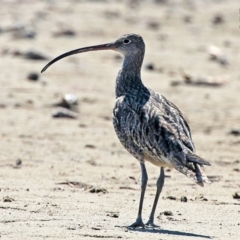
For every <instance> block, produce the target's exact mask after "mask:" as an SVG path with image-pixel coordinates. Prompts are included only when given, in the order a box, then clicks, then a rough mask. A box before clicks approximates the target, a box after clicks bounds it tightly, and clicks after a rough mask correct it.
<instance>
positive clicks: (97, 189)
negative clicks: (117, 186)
mask: <svg viewBox="0 0 240 240" xmlns="http://www.w3.org/2000/svg"><path fill="white" fill-rule="evenodd" d="M89 192H90V193H104V194H105V193H107V192H108V191H107V189H105V188H98V187H93V188H91V189H90V190H89Z"/></svg>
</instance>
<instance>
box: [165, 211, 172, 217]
mask: <svg viewBox="0 0 240 240" xmlns="http://www.w3.org/2000/svg"><path fill="white" fill-rule="evenodd" d="M163 215H164V216H173V213H172V212H171V211H164V212H163Z"/></svg>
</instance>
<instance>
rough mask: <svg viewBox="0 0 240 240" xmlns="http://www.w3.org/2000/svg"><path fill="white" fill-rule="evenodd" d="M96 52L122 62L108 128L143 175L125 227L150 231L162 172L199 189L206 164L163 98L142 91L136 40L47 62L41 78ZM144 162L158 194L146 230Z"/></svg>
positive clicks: (141, 55)
mask: <svg viewBox="0 0 240 240" xmlns="http://www.w3.org/2000/svg"><path fill="white" fill-rule="evenodd" d="M97 50H114V51H117V52H119V53H121V54H122V55H123V56H124V60H123V65H122V69H121V70H120V71H119V73H118V76H117V79H116V89H115V91H116V102H115V107H114V109H113V125H114V128H115V131H116V134H117V136H118V138H119V140H120V142H121V143H122V145H123V146H124V147H125V148H126V149H127V150H128V151H129V152H130V153H131V154H132V155H133V156H134V157H135V158H136V159H138V161H139V163H140V166H141V171H142V183H141V196H140V203H139V210H138V215H137V219H136V222H134V223H133V224H132V225H130V227H133V228H135V227H144V226H145V225H147V226H151V227H155V226H156V225H155V224H154V214H155V210H156V206H157V203H158V199H159V195H160V193H161V191H162V187H163V184H164V167H168V168H175V169H176V170H178V171H179V172H181V173H183V174H184V175H186V176H187V177H189V178H190V179H192V180H193V181H195V182H196V183H197V184H199V185H201V186H203V185H204V182H205V183H210V181H209V179H208V178H207V176H206V175H205V174H204V172H203V170H202V169H201V167H202V165H210V163H209V162H207V161H206V160H204V159H202V158H200V157H199V156H197V155H196V154H195V147H194V143H193V140H192V137H191V132H190V128H189V126H188V123H187V121H186V120H185V119H184V117H183V115H182V113H181V112H180V110H179V109H178V108H177V107H176V106H175V105H174V104H173V103H171V102H170V101H169V100H167V99H166V98H165V97H164V96H162V95H161V94H159V93H156V92H154V91H153V90H151V89H149V88H147V87H145V86H144V84H143V82H142V80H141V66H142V62H143V58H144V53H145V44H144V41H143V39H142V37H141V36H139V35H136V34H126V35H123V36H122V37H120V38H119V39H117V40H116V41H114V42H111V43H107V44H101V45H95V46H90V47H84V48H79V49H76V50H73V51H70V52H67V53H64V54H62V55H60V56H58V57H56V58H55V59H53V60H52V61H51V62H49V63H48V64H47V65H46V66H45V67H44V68H43V69H42V72H43V71H45V70H46V69H47V68H48V67H49V66H50V65H52V64H53V63H54V62H56V61H58V60H60V59H62V58H64V57H67V56H70V55H73V54H77V53H83V52H89V51H97ZM145 161H148V162H151V163H152V164H154V165H156V166H158V167H160V175H159V178H158V180H157V184H156V185H157V191H156V195H155V199H154V202H153V207H152V211H151V214H150V217H149V220H148V222H147V223H146V224H144V223H143V221H142V206H143V199H144V194H145V190H146V186H147V181H148V175H147V170H146V167H145Z"/></svg>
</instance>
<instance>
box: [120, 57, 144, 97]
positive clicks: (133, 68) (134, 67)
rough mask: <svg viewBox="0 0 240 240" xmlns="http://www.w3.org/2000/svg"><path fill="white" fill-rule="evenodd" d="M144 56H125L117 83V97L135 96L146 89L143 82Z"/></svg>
mask: <svg viewBox="0 0 240 240" xmlns="http://www.w3.org/2000/svg"><path fill="white" fill-rule="evenodd" d="M142 61H143V56H138V57H136V56H135V57H134V56H125V57H124V60H123V65H122V69H121V70H120V71H119V73H118V76H117V81H116V97H120V96H122V95H126V94H134V93H138V92H139V91H142V90H144V89H145V88H146V87H145V86H144V85H143V83H142V80H141V67H142Z"/></svg>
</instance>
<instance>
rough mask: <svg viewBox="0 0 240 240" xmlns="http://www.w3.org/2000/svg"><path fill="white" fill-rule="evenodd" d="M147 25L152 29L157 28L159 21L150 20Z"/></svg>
mask: <svg viewBox="0 0 240 240" xmlns="http://www.w3.org/2000/svg"><path fill="white" fill-rule="evenodd" d="M147 27H148V28H151V29H153V30H158V29H159V27H160V23H159V22H155V21H150V22H148V23H147Z"/></svg>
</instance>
